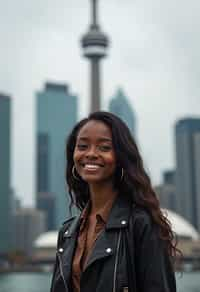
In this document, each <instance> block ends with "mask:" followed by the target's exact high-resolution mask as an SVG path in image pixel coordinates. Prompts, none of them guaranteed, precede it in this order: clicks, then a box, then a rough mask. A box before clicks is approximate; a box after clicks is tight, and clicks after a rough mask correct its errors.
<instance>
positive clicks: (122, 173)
mask: <svg viewBox="0 0 200 292" xmlns="http://www.w3.org/2000/svg"><path fill="white" fill-rule="evenodd" d="M123 177H124V169H123V167H122V171H121V177H120V181H122V180H123Z"/></svg>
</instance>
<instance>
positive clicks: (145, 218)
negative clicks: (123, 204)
mask: <svg viewBox="0 0 200 292" xmlns="http://www.w3.org/2000/svg"><path fill="white" fill-rule="evenodd" d="M131 216H132V218H133V220H134V222H135V223H137V224H142V225H152V224H153V221H152V217H151V214H150V213H149V212H148V211H147V210H146V209H145V208H142V207H139V206H137V205H134V206H133V208H132V212H131Z"/></svg>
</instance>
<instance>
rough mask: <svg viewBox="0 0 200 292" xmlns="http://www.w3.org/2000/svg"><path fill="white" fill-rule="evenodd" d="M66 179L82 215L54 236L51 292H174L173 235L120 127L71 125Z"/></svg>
mask: <svg viewBox="0 0 200 292" xmlns="http://www.w3.org/2000/svg"><path fill="white" fill-rule="evenodd" d="M66 180H67V183H68V186H69V193H70V196H71V199H72V202H73V203H74V204H75V205H76V206H77V207H78V208H79V209H80V210H81V214H80V216H77V217H73V218H71V219H69V220H67V221H66V222H64V224H63V227H62V228H61V230H60V232H59V236H58V251H57V257H56V264H55V268H54V273H53V279H52V285H51V292H66V291H67V292H72V291H73V292H79V291H81V292H91V291H92V292H94V291H96V292H104V291H105V292H111V291H112V292H120V291H132V292H133V291H134V292H175V291H176V283H175V277H174V271H173V265H172V262H173V259H174V257H175V252H176V245H175V243H174V241H173V239H174V238H173V233H172V230H171V228H170V224H169V222H168V221H167V219H166V218H165V217H164V216H163V214H162V213H161V210H160V206H159V202H158V199H157V198H156V195H155V193H154V191H153V189H152V186H151V183H150V179H149V177H148V175H147V174H146V172H145V170H144V168H143V163H142V159H141V157H140V154H139V152H138V149H137V146H136V144H135V142H134V140H133V137H132V136H131V134H130V131H129V129H128V128H127V126H126V125H125V124H124V123H123V122H122V120H120V119H119V118H118V117H117V116H115V115H113V114H111V113H108V112H95V113H92V114H90V116H89V117H88V118H86V119H83V120H82V121H80V122H79V123H78V124H77V125H76V126H75V128H74V129H73V130H72V133H71V135H70V136H69V139H68V143H67V170H66Z"/></svg>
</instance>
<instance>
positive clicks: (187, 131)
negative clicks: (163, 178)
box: [175, 118, 200, 230]
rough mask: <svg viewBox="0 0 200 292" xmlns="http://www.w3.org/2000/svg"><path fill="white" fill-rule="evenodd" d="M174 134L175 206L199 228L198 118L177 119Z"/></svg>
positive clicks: (199, 143)
mask: <svg viewBox="0 0 200 292" xmlns="http://www.w3.org/2000/svg"><path fill="white" fill-rule="evenodd" d="M175 135H176V163H177V170H176V185H177V204H178V206H177V208H178V211H179V213H180V214H181V215H182V216H184V217H185V218H186V219H188V220H189V221H190V222H191V223H192V224H193V225H194V226H195V227H196V228H197V229H198V230H200V183H199V181H200V119H199V118H185V119H182V120H179V121H178V122H177V123H176V128H175Z"/></svg>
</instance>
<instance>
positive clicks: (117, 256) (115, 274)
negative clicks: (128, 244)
mask: <svg viewBox="0 0 200 292" xmlns="http://www.w3.org/2000/svg"><path fill="white" fill-rule="evenodd" d="M121 234H122V231H121V229H120V231H119V236H118V239H117V252H116V257H115V266H114V275H113V292H116V277H117V265H118V258H119V247H120V242H121Z"/></svg>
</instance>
